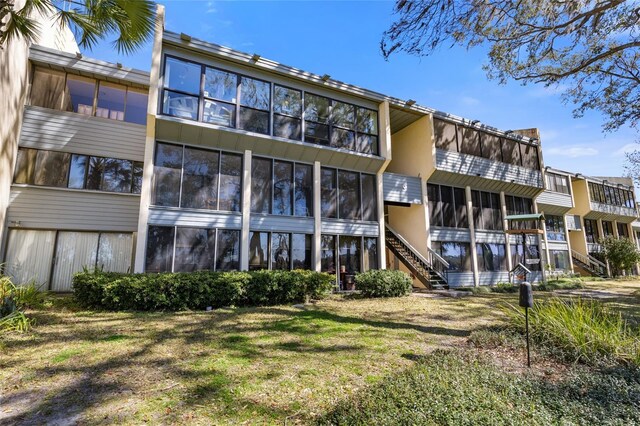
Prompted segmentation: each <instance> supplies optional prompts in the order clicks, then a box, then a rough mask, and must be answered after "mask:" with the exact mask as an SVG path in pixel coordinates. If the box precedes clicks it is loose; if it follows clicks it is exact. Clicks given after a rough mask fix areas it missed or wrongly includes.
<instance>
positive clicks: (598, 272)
mask: <svg viewBox="0 0 640 426" xmlns="http://www.w3.org/2000/svg"><path fill="white" fill-rule="evenodd" d="M571 257H572V258H573V263H574V264H576V265H578V266H579V267H581V268H582V269H584V270H585V271H587V272H589V273H590V274H591V275H593V276H596V277H600V278H606V277H608V274H607V265H606V264H604V263H602V262H600V261H599V260H598V259H596V258H595V257H593V256H591V255H586V256H585V255H584V254H581V253H578V252H577V251H575V250H571Z"/></svg>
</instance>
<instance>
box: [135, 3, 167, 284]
mask: <svg viewBox="0 0 640 426" xmlns="http://www.w3.org/2000/svg"><path fill="white" fill-rule="evenodd" d="M163 31H164V6H160V5H159V6H157V13H156V22H155V32H154V36H153V52H152V55H151V73H150V77H149V99H148V103H147V132H146V136H145V146H144V166H143V169H142V187H141V188H140V212H139V214H138V235H137V236H136V245H135V263H134V267H133V270H134V272H144V268H145V255H146V249H147V231H148V228H149V206H150V205H151V192H152V185H151V184H152V181H153V153H154V151H155V145H156V114H157V110H158V93H159V90H160V85H159V84H160V66H161V57H162V33H163Z"/></svg>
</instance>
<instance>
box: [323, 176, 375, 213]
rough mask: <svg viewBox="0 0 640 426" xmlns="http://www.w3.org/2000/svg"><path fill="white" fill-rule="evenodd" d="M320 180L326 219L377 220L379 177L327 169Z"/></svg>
mask: <svg viewBox="0 0 640 426" xmlns="http://www.w3.org/2000/svg"><path fill="white" fill-rule="evenodd" d="M320 173H321V177H320V187H321V193H320V203H321V208H320V210H321V215H322V217H326V218H339V219H353V220H368V221H374V220H376V219H377V207H376V206H377V202H378V201H377V198H376V186H377V185H376V183H375V182H376V177H375V176H374V175H367V174H364V173H358V172H350V171H346V170H335V169H330V168H325V167H323V168H322V169H321V172H320Z"/></svg>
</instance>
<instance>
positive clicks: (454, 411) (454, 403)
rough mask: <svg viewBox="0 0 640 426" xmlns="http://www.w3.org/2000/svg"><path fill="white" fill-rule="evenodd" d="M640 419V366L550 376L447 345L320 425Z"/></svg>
mask: <svg viewBox="0 0 640 426" xmlns="http://www.w3.org/2000/svg"><path fill="white" fill-rule="evenodd" d="M612 395H615V397H614V398H612ZM637 423H640V370H610V371H606V372H596V373H594V372H588V371H581V372H579V373H578V374H575V375H569V376H568V377H563V378H562V379H560V380H558V381H555V382H549V381H546V380H543V379H541V378H539V377H536V376H534V375H531V374H524V375H523V374H513V373H505V372H503V371H501V370H500V369H499V368H498V367H496V366H495V365H494V364H492V363H491V362H490V361H489V360H487V359H485V358H484V357H478V356H474V355H470V354H463V353H461V352H444V351H436V352H434V353H432V354H430V355H427V356H425V357H422V358H420V359H419V360H418V361H417V362H416V364H415V365H413V366H412V367H411V368H408V369H406V370H404V371H402V372H400V373H397V374H393V375H391V376H389V377H386V378H385V379H384V380H383V381H382V382H381V383H379V384H377V385H375V386H371V387H369V388H367V389H365V390H364V391H362V392H360V393H358V394H356V395H353V396H352V397H351V398H349V399H347V400H345V401H342V402H341V403H339V404H338V406H337V407H336V408H334V409H333V410H332V411H331V412H329V413H327V414H325V415H324V416H322V417H320V418H319V419H318V420H317V424H320V425H355V424H357V425H374V424H380V425H406V424H438V425H478V424H482V425H485V424H486V425H489V424H490V425H513V424H518V425H543V424H627V425H628V424H637Z"/></svg>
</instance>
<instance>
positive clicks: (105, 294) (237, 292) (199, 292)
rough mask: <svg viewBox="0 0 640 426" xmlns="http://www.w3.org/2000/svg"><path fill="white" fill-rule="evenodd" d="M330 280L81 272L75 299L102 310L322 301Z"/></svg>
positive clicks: (265, 274)
mask: <svg viewBox="0 0 640 426" xmlns="http://www.w3.org/2000/svg"><path fill="white" fill-rule="evenodd" d="M333 281H334V278H333V276H331V275H328V274H324V273H318V272H312V271H256V272H250V273H248V272H212V271H201V272H189V273H161V274H121V273H112V272H101V271H95V272H88V271H85V272H81V273H78V274H76V275H75V276H74V278H73V289H74V296H75V298H76V300H77V301H78V302H79V303H80V304H81V305H82V306H84V307H90V308H103V309H108V310H137V311H157V310H171V311H177V310H185V309H204V308H206V307H208V306H211V307H213V308H220V307H223V306H233V305H250V306H263V305H277V304H284V303H294V302H303V301H307V300H309V299H318V298H322V297H325V296H326V295H327V293H329V292H330V291H331V288H332V286H333Z"/></svg>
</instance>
